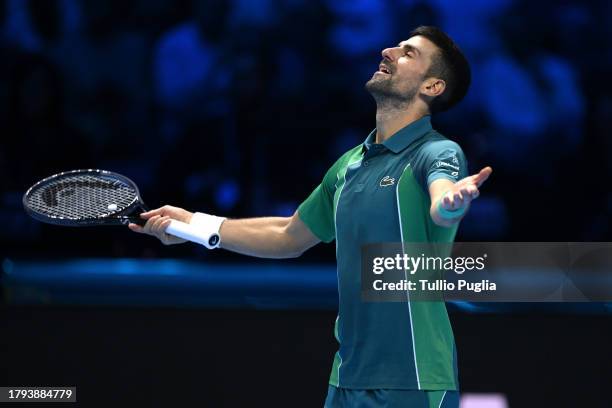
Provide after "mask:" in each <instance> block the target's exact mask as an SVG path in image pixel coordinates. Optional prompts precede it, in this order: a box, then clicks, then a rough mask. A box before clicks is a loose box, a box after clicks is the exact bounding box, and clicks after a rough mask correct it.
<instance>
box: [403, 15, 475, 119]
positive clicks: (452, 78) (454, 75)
mask: <svg viewBox="0 0 612 408" xmlns="http://www.w3.org/2000/svg"><path fill="white" fill-rule="evenodd" d="M417 35H420V36H422V37H425V38H427V39H428V40H429V41H431V42H432V43H434V44H435V45H436V47H438V52H436V54H435V55H434V56H433V57H432V60H431V65H430V67H429V70H428V71H427V73H426V77H435V78H440V79H442V80H444V82H446V89H445V90H444V92H443V93H442V95H440V96H437V97H435V98H434V99H433V101H432V102H431V104H430V106H429V110H430V111H431V112H432V113H436V112H444V111H446V110H448V109H450V108H452V107H453V106H455V105H456V104H457V103H459V102H460V101H461V100H462V99H463V97H464V96H465V95H466V94H467V91H468V88H469V87H470V82H471V81H472V74H471V72H470V64H469V63H468V61H467V59H466V58H465V55H463V53H462V52H461V50H460V49H459V47H458V46H457V44H455V42H454V41H453V40H452V39H451V38H450V37H449V36H448V35H447V34H446V33H445V32H444V31H442V30H440V29H439V28H437V27H433V26H420V27H417V28H415V29H414V30H412V31H411V32H410V37H414V36H417ZM410 37H409V38H410Z"/></svg>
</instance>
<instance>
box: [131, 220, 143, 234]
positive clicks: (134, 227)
mask: <svg viewBox="0 0 612 408" xmlns="http://www.w3.org/2000/svg"><path fill="white" fill-rule="evenodd" d="M128 228H129V229H131V230H132V231H134V232H138V233H139V234H144V229H143V228H142V227H141V226H140V225H138V224H134V223H132V222H131V223H129V224H128Z"/></svg>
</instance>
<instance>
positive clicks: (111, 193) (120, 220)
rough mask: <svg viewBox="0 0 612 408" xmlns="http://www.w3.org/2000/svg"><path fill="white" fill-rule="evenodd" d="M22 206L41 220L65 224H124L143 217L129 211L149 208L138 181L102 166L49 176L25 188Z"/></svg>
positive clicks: (29, 213)
mask: <svg viewBox="0 0 612 408" xmlns="http://www.w3.org/2000/svg"><path fill="white" fill-rule="evenodd" d="M23 207H24V209H25V211H26V212H27V213H28V215H30V216H31V217H32V218H34V219H36V220H38V221H41V222H44V223H47V224H54V225H62V226H88V225H125V224H127V223H129V222H137V221H138V220H140V218H139V217H130V216H129V215H128V214H131V213H134V212H136V211H137V210H140V211H142V210H145V209H146V208H145V205H144V204H143V203H142V200H141V198H140V192H139V191H138V187H137V186H136V183H134V182H133V181H132V180H130V179H129V178H127V177H125V176H123V175H121V174H118V173H114V172H111V171H107V170H99V169H81V170H71V171H65V172H62V173H58V174H54V175H52V176H50V177H47V178H45V179H43V180H41V181H39V182H37V183H36V184H34V185H33V186H32V187H30V188H29V189H28V191H26V193H25V194H24V196H23ZM140 221H142V220H140Z"/></svg>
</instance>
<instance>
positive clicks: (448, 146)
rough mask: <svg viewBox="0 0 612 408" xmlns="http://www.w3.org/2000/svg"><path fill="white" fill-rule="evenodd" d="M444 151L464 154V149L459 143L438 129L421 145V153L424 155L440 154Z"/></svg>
mask: <svg viewBox="0 0 612 408" xmlns="http://www.w3.org/2000/svg"><path fill="white" fill-rule="evenodd" d="M444 152H448V153H452V152H455V153H456V154H460V155H463V149H461V146H460V145H459V143H457V142H455V141H454V140H451V139H449V138H447V137H446V136H444V135H442V134H440V133H438V132H436V131H432V132H431V133H430V134H429V135H428V136H427V137H426V138H425V140H424V141H423V144H422V145H421V146H420V147H419V153H420V154H422V155H424V156H429V157H431V156H432V155H433V156H438V155H439V154H443V153H444Z"/></svg>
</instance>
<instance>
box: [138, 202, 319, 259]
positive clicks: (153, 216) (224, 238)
mask: <svg viewBox="0 0 612 408" xmlns="http://www.w3.org/2000/svg"><path fill="white" fill-rule="evenodd" d="M141 217H142V218H143V219H146V220H147V222H146V224H145V225H144V226H142V227H141V226H139V225H136V224H130V225H129V228H130V229H131V230H132V231H134V232H139V233H144V234H148V235H153V236H155V237H157V238H158V239H159V240H160V241H161V242H162V243H164V244H166V245H172V244H179V243H183V242H186V241H185V240H183V239H180V238H177V237H174V236H171V235H168V234H166V232H165V230H166V228H167V227H168V225H169V224H170V221H171V220H172V219H175V220H179V221H183V222H185V223H190V222H191V221H192V218H193V213H191V212H189V211H186V210H184V209H182V208H178V207H172V206H163V207H161V208H157V209H155V210H151V211H148V212H146V213H143V214H141ZM219 234H220V235H221V248H224V249H227V250H229V251H233V252H238V253H240V254H244V255H250V256H256V257H260V258H294V257H297V256H300V255H301V254H302V253H303V252H304V251H306V250H307V249H309V248H311V247H312V246H314V245H316V244H317V243H319V242H320V240H319V239H318V238H317V237H316V236H315V235H314V234H313V233H312V232H311V231H310V229H308V227H307V226H306V224H304V223H303V222H302V220H300V218H299V215H298V213H297V211H296V212H295V213H294V214H293V216H291V217H262V218H246V219H226V220H224V221H223V223H222V224H221V228H220V230H219Z"/></svg>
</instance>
